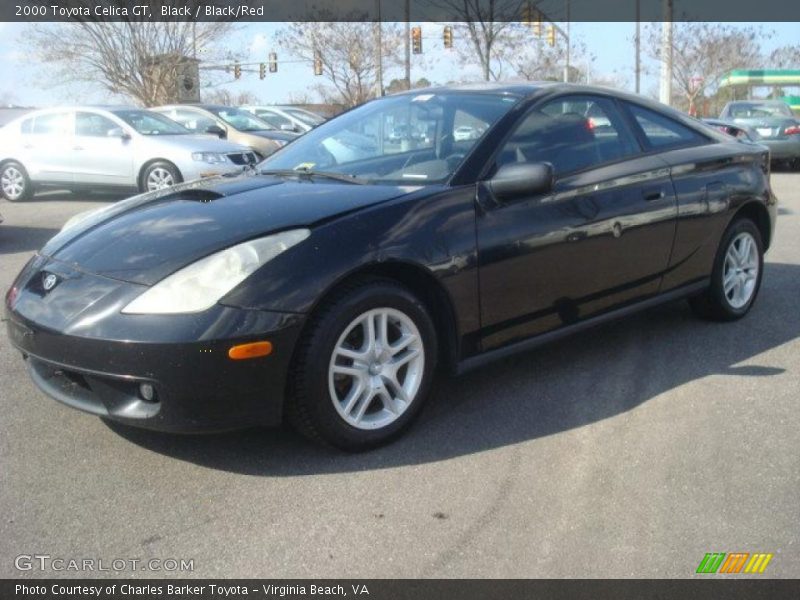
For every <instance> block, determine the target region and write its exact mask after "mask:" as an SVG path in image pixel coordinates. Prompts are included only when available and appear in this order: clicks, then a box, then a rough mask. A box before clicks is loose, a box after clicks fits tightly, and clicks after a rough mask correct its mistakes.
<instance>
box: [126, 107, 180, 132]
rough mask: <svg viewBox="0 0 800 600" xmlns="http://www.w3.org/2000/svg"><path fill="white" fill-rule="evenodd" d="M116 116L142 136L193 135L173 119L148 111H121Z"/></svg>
mask: <svg viewBox="0 0 800 600" xmlns="http://www.w3.org/2000/svg"><path fill="white" fill-rule="evenodd" d="M114 114H115V115H116V116H117V117H119V118H120V119H122V120H123V121H125V122H126V123H127V124H128V125H130V126H131V127H133V128H134V129H135V130H136V131H137V132H138V133H141V134H142V135H187V134H190V133H192V132H191V131H189V130H188V129H186V128H185V127H183V126H182V125H179V124H178V123H176V122H175V121H173V120H172V119H170V118H168V117H165V116H163V115H160V114H158V113H154V112H150V111H146V110H119V111H114Z"/></svg>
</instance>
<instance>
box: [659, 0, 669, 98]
mask: <svg viewBox="0 0 800 600" xmlns="http://www.w3.org/2000/svg"><path fill="white" fill-rule="evenodd" d="M663 1H664V21H663V23H661V82H660V86H659V94H658V99H659V100H660V101H661V102H663V103H664V104H667V105H669V104H670V103H671V102H672V0H663Z"/></svg>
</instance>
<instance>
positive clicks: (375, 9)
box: [0, 0, 800, 22]
mask: <svg viewBox="0 0 800 600" xmlns="http://www.w3.org/2000/svg"><path fill="white" fill-rule="evenodd" d="M537 19H538V20H542V21H545V22H564V21H572V22H592V21H595V22H612V21H631V22H632V21H637V20H638V21H642V22H647V21H664V20H673V21H739V22H746V21H753V22H768V21H780V22H785V21H800V2H797V1H793V0H759V1H758V2H753V1H752V0H702V1H699V0H638V2H637V0H409V2H408V3H406V2H405V1H404V0H3V2H2V3H0V21H18V22H23V21H24V22H35V21H40V22H49V21H62V22H69V21H153V22H157V21H240V22H248V21H267V22H268V21H274V22H283V21H387V22H396V21H413V22H420V21H440V22H466V21H495V22H501V21H524V20H537Z"/></svg>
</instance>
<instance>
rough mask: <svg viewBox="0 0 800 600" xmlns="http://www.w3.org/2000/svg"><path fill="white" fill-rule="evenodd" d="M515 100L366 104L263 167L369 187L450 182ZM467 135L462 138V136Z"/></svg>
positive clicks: (396, 99) (445, 98) (453, 96)
mask: <svg viewBox="0 0 800 600" xmlns="http://www.w3.org/2000/svg"><path fill="white" fill-rule="evenodd" d="M518 101H519V98H518V97H516V96H506V95H501V94H478V93H462V92H449V93H443V94H438V93H437V94H432V93H431V94H425V93H420V94H403V95H400V96H390V97H388V98H383V99H381V100H376V101H373V102H369V103H367V104H364V105H363V106H360V107H359V108H356V109H354V110H351V111H350V112H347V113H345V114H343V115H341V116H339V117H336V118H335V119H332V120H330V121H326V122H325V123H323V124H322V125H320V126H319V127H317V128H316V129H312V130H311V131H310V132H308V133H306V134H305V135H303V136H302V137H300V138H298V139H297V140H295V141H294V142H292V143H291V144H290V145H288V146H287V147H286V148H284V149H282V150H279V151H278V152H277V153H275V154H273V155H272V156H270V157H269V158H267V159H266V160H265V161H264V162H262V163H261V165H260V166H261V168H262V169H263V170H275V171H281V170H312V171H326V172H330V173H338V174H342V175H351V176H354V177H358V178H359V179H361V180H362V181H366V182H368V183H395V184H396V183H401V184H406V185H407V184H410V183H411V184H415V185H424V184H429V183H438V182H442V181H445V180H447V179H448V178H449V177H450V176H451V175H452V174H453V173H454V172H455V170H456V169H457V168H458V166H459V165H460V164H461V162H462V161H463V160H464V158H465V157H466V155H467V153H468V152H469V151H470V150H471V148H472V147H473V146H474V145H475V144H476V143H477V141H478V139H480V137H481V136H482V135H483V133H484V132H485V131H487V130H488V129H489V128H490V127H491V126H492V125H493V124H494V123H495V122H496V121H497V120H498V119H499V118H500V117H502V116H503V115H504V114H506V113H507V112H508V111H509V110H510V109H511V107H512V106H514V105H515V104H516V103H517V102H518ZM465 127H466V128H468V129H469V131H470V132H473V133H474V134H472V135H464V134H463V131H464V128H465Z"/></svg>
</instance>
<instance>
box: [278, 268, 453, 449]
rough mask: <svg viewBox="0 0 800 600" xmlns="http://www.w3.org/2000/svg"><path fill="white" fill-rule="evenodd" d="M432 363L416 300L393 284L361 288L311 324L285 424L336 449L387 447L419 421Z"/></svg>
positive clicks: (292, 379) (428, 328)
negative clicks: (415, 420)
mask: <svg viewBox="0 0 800 600" xmlns="http://www.w3.org/2000/svg"><path fill="white" fill-rule="evenodd" d="M436 356H437V347H436V333H435V328H434V324H433V320H432V319H431V317H430V314H429V313H428V311H427V309H426V308H425V306H424V305H423V304H422V303H421V302H420V301H419V299H417V298H416V297H415V296H414V295H413V294H411V293H410V292H409V291H408V290H407V289H406V288H404V287H402V286H400V285H398V284H397V283H395V282H393V281H389V280H380V279H368V280H362V281H359V282H358V283H356V284H353V285H350V286H348V287H347V288H345V289H343V290H342V291H341V292H339V293H338V294H336V295H335V296H334V297H333V298H331V300H330V301H329V302H328V303H327V304H325V305H324V306H323V307H322V308H321V309H320V310H319V311H318V312H317V314H316V315H315V316H314V317H313V318H312V321H311V322H310V323H309V327H308V330H307V333H306V334H305V335H304V338H303V339H302V340H301V341H300V343H299V345H298V349H297V351H296V353H295V358H294V362H293V368H292V369H291V370H290V374H289V385H288V395H287V416H288V419H289V421H290V423H291V424H292V425H293V426H294V427H295V429H297V430H298V431H300V432H301V433H302V434H304V435H305V436H307V437H309V438H310V439H312V440H315V441H318V442H323V443H325V444H328V445H330V446H334V447H336V448H339V449H342V450H346V451H350V452H357V451H362V450H367V449H370V448H374V447H377V446H380V445H383V444H386V443H388V442H390V441H391V440H393V439H395V438H396V437H398V436H399V435H400V434H401V433H403V431H405V430H406V429H407V428H408V427H409V426H410V425H411V423H412V422H413V420H414V418H415V417H416V416H417V415H418V414H419V412H420V410H421V408H422V405H423V403H424V401H425V399H426V396H427V395H428V390H429V388H430V383H431V379H432V378H433V373H434V369H435V364H436Z"/></svg>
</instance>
